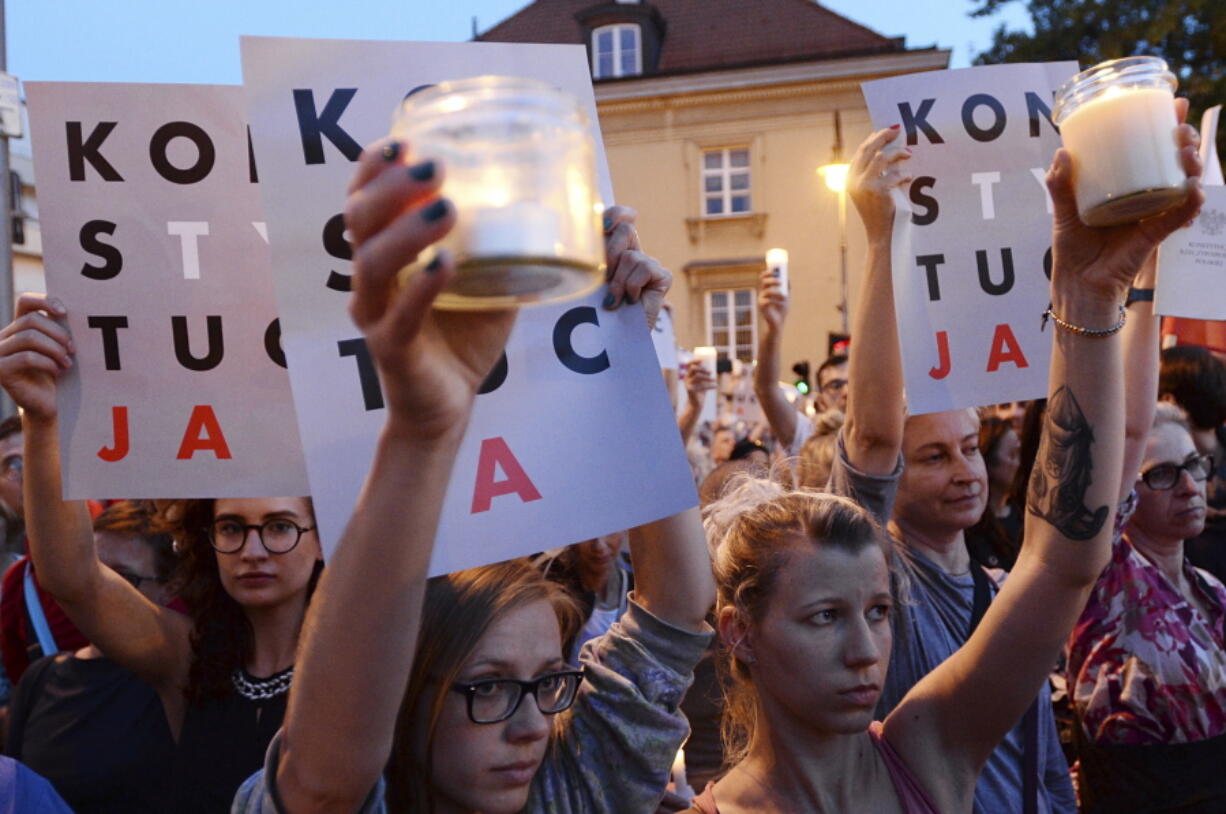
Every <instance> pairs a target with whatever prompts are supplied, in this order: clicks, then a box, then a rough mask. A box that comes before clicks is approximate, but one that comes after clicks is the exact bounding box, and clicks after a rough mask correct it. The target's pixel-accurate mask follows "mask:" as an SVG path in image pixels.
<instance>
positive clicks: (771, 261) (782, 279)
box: [766, 249, 788, 297]
mask: <svg viewBox="0 0 1226 814" xmlns="http://www.w3.org/2000/svg"><path fill="white" fill-rule="evenodd" d="M766 267H767V268H768V269H770V270H771V274H773V275H774V276H775V279H776V280H778V281H779V286H780V290H782V291H783V295H784V296H785V297H786V296H787V295H788V250H787V249H770V250H769V251H767V252H766Z"/></svg>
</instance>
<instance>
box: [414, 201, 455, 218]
mask: <svg viewBox="0 0 1226 814" xmlns="http://www.w3.org/2000/svg"><path fill="white" fill-rule="evenodd" d="M450 209H451V206H450V204H448V203H447V199H446V198H439V199H438V200H437V201H435V202H434V203H432V204H430V205H429V206H427V207H426V209H425V211H424V212H422V213H421V217H422V220H424V221H425V222H426V223H434V222H435V221H439V220H442V219H443V218H445V217H447V212H448V211H449V210H450Z"/></svg>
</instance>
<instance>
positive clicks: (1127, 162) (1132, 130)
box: [1053, 57, 1187, 226]
mask: <svg viewBox="0 0 1226 814" xmlns="http://www.w3.org/2000/svg"><path fill="white" fill-rule="evenodd" d="M1176 84H1177V82H1176V79H1175V76H1174V74H1172V73H1171V72H1170V71H1169V70H1167V65H1166V62H1164V61H1163V60H1161V59H1158V58H1157V57H1128V58H1126V59H1115V60H1111V61H1109V62H1104V63H1102V64H1100V65H1097V66H1095V67H1093V68H1091V69H1089V70H1087V71H1082V72H1081V73H1079V74H1077V76H1075V77H1073V78H1072V79H1070V80H1069V81H1068V82H1066V83H1065V84H1064V85H1063V86H1062V87H1061V88H1060V90H1059V91H1058V92H1057V94H1056V104H1055V110H1054V113H1053V120H1054V121H1055V123H1056V125H1057V126H1058V127H1059V128H1060V135H1061V137H1062V139H1063V140H1064V146H1065V148H1067V149H1068V151H1069V153H1070V155H1071V156H1072V160H1073V182H1074V186H1075V190H1076V194H1077V212H1078V214H1079V215H1080V216H1081V220H1082V221H1083V222H1084V223H1085V224H1086V225H1087V226H1114V225H1118V224H1123V223H1135V222H1136V221H1139V220H1142V219H1144V218H1148V217H1151V216H1153V215H1156V214H1158V213H1159V212H1162V211H1165V210H1167V209H1170V208H1171V207H1172V206H1175V205H1176V204H1178V203H1179V202H1180V201H1182V200H1183V199H1184V197H1185V196H1186V195H1187V185H1186V180H1187V179H1186V177H1185V175H1184V172H1183V170H1182V169H1181V167H1180V165H1179V152H1178V148H1177V145H1176V142H1175V130H1176V128H1177V127H1178V122H1177V121H1176V119H1175V105H1174V99H1175V96H1174V94H1175V87H1176Z"/></svg>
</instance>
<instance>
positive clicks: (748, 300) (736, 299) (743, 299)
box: [707, 288, 758, 362]
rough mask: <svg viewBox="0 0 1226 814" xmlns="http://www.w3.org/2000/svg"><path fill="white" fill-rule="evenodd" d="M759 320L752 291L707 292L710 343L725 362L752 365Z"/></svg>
mask: <svg viewBox="0 0 1226 814" xmlns="http://www.w3.org/2000/svg"><path fill="white" fill-rule="evenodd" d="M757 341H758V321H757V313H756V309H755V308H754V290H753V289H752V288H734V289H727V290H723V291H708V292H707V344H708V345H710V346H711V347H713V348H715V349H716V350H717V351H718V352H719V358H721V359H740V360H741V361H742V362H752V361H753V358H754V349H755V348H756V347H757Z"/></svg>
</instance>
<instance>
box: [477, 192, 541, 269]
mask: <svg viewBox="0 0 1226 814" xmlns="http://www.w3.org/2000/svg"><path fill="white" fill-rule="evenodd" d="M457 231H459V233H460V234H459V249H460V251H461V252H462V253H463V254H466V255H468V256H470V257H492V256H496V255H497V256H508V257H556V256H557V255H558V253H559V249H560V246H559V244H560V241H561V224H560V221H559V218H558V213H557V212H554V211H553V210H552V209H550V208H548V207H545V206H541V205H540V204H535V203H532V202H530V201H516V202H515V203H510V204H507V205H506V206H496V207H494V206H481V207H474V208H472V209H469V210H468V211H464V210H460V219H459V223H458V224H457Z"/></svg>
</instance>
